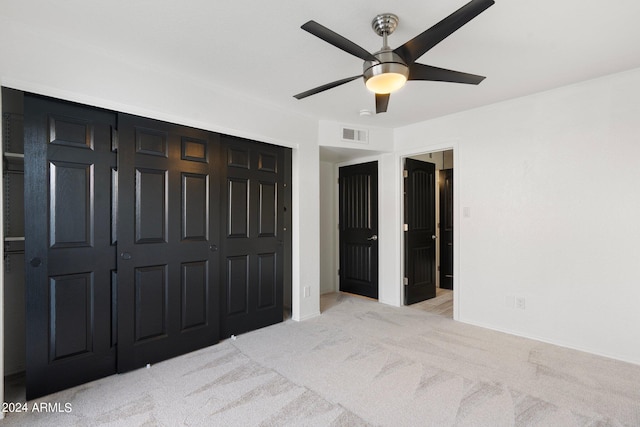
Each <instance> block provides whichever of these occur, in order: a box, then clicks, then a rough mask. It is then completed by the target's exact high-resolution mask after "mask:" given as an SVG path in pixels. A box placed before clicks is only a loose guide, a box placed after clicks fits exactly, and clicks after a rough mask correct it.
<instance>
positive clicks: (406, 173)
mask: <svg viewBox="0 0 640 427" xmlns="http://www.w3.org/2000/svg"><path fill="white" fill-rule="evenodd" d="M402 177H403V178H409V171H408V170H406V169H405V170H403V171H402Z"/></svg>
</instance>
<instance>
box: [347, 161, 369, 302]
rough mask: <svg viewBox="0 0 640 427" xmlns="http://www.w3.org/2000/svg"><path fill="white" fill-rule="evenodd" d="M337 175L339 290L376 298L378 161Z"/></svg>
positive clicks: (354, 166) (349, 167)
mask: <svg viewBox="0 0 640 427" xmlns="http://www.w3.org/2000/svg"><path fill="white" fill-rule="evenodd" d="M339 175H340V176H339V183H340V184H339V223H340V237H339V238H340V290H341V291H343V292H351V293H354V294H358V295H364V296H367V297H370V298H378V234H377V233H378V163H377V162H369V163H363V164H359V165H353V166H345V167H341V168H340V170H339Z"/></svg>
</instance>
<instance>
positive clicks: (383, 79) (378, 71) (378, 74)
mask: <svg viewBox="0 0 640 427" xmlns="http://www.w3.org/2000/svg"><path fill="white" fill-rule="evenodd" d="M408 77H409V67H407V66H406V65H404V64H401V63H398V62H383V63H379V64H376V65H373V66H372V67H370V68H368V69H366V70H365V71H364V81H365V85H366V86H367V89H369V90H370V91H371V92H373V93H377V94H388V93H393V92H395V91H397V90H398V89H400V88H401V87H402V86H404V84H405V83H406V82H407V78H408Z"/></svg>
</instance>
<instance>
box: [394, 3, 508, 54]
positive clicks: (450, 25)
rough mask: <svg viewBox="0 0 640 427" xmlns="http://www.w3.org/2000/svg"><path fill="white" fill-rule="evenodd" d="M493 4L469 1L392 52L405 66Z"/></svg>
mask: <svg viewBox="0 0 640 427" xmlns="http://www.w3.org/2000/svg"><path fill="white" fill-rule="evenodd" d="M494 3H495V1H494V0H471V1H470V2H469V3H467V4H466V5H464V6H462V7H461V8H460V9H458V10H456V11H455V12H453V13H452V14H451V15H449V16H447V17H446V18H444V19H443V20H442V21H440V22H438V23H437V24H436V25H434V26H433V27H431V28H429V29H428V30H426V31H424V32H423V33H421V34H419V35H417V36H416V37H414V38H413V39H411V40H409V41H408V42H406V43H405V44H403V45H402V46H400V47H398V48H396V49H394V52H395V53H397V54H398V55H400V57H401V58H402V59H404V60H405V62H406V63H407V64H411V63H412V62H413V61H415V60H416V59H418V58H420V57H421V56H422V55H424V53H425V52H427V51H428V50H429V49H431V48H432V47H434V46H435V45H437V44H438V43H440V42H441V41H442V40H444V39H445V38H447V37H448V36H450V35H451V34H452V33H453V32H454V31H456V30H458V29H459V28H460V27H462V26H463V25H464V24H466V23H467V22H469V21H471V20H472V19H473V18H475V17H476V16H478V15H479V14H480V13H482V12H484V11H485V10H486V9H487V8H489V7H490V6H492V5H493V4H494Z"/></svg>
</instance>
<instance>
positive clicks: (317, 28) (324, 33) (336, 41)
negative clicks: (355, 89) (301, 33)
mask: <svg viewBox="0 0 640 427" xmlns="http://www.w3.org/2000/svg"><path fill="white" fill-rule="evenodd" d="M300 28H302V29H303V30H305V31H307V32H309V33H311V34H313V35H314V36H316V37H320V38H321V39H322V40H324V41H326V42H327V43H330V44H332V45H334V46H335V47H337V48H339V49H342V50H344V51H345V52H347V53H350V54H351V55H354V56H357V57H358V58H360V59H364V60H365V61H375V60H376V58H375V57H374V56H373V55H372V54H370V53H369V52H367V51H366V50H364V49H363V48H362V47H360V46H358V45H357V44H355V43H354V42H352V41H351V40H348V39H346V38H344V37H343V36H341V35H340V34H338V33H335V32H333V31H331V30H330V29H328V28H327V27H325V26H323V25H320V24H318V23H317V22H316V21H309V22H307V23H306V24H303V25H302V26H301V27H300Z"/></svg>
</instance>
